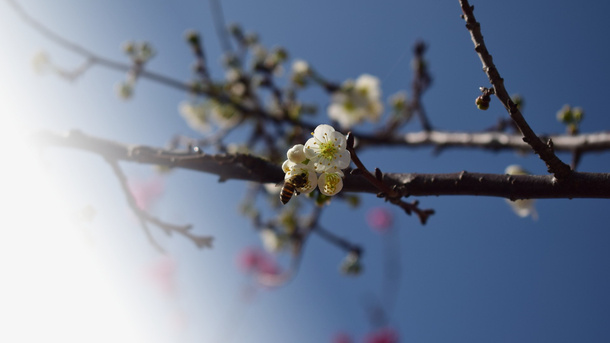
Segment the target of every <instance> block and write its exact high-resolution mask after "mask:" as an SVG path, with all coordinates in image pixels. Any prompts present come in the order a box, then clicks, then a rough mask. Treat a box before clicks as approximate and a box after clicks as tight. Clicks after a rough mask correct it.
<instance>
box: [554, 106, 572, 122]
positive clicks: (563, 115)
mask: <svg viewBox="0 0 610 343" xmlns="http://www.w3.org/2000/svg"><path fill="white" fill-rule="evenodd" d="M557 120H559V121H560V122H561V123H564V124H569V123H571V122H573V121H574V114H573V112H572V108H571V107H570V105H564V106H563V107H562V108H561V109H560V110H559V111H558V112H557Z"/></svg>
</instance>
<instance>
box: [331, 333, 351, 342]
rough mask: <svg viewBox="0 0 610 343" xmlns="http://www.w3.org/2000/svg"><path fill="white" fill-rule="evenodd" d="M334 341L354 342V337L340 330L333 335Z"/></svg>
mask: <svg viewBox="0 0 610 343" xmlns="http://www.w3.org/2000/svg"><path fill="white" fill-rule="evenodd" d="M333 343H352V338H351V337H350V335H348V334H346V333H345V332H339V333H336V334H335V336H334V337H333Z"/></svg>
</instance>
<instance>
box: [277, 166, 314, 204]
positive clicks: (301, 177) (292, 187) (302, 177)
mask: <svg viewBox="0 0 610 343" xmlns="http://www.w3.org/2000/svg"><path fill="white" fill-rule="evenodd" d="M306 184H307V174H305V173H301V174H296V175H293V176H291V177H290V178H288V179H286V180H285V181H284V187H282V191H281V192H280V201H281V202H282V204H284V205H286V204H287V203H288V201H290V199H292V196H293V195H294V192H297V189H298V188H302V187H305V185H306ZM298 194H299V193H298V192H297V195H298Z"/></svg>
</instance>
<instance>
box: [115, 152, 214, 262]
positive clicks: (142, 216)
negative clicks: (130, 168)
mask: <svg viewBox="0 0 610 343" xmlns="http://www.w3.org/2000/svg"><path fill="white" fill-rule="evenodd" d="M105 160H106V162H108V164H109V165H110V167H111V168H112V171H113V172H114V174H115V175H116V177H117V179H118V180H119V183H120V185H121V189H122V190H123V193H124V194H125V198H126V199H127V203H128V204H129V207H130V208H131V210H132V211H133V213H135V215H136V216H137V217H138V220H139V221H140V225H141V226H142V229H143V230H144V232H145V233H146V237H147V238H148V240H149V241H150V243H151V244H152V245H153V246H154V247H155V248H156V249H157V250H158V251H159V252H161V253H163V252H164V249H163V248H162V247H161V246H160V245H159V243H158V242H157V241H156V240H155V239H154V237H153V236H152V234H151V232H150V230H149V228H148V225H147V223H151V224H154V225H156V226H158V227H159V228H161V229H162V230H163V231H164V232H165V233H166V234H167V235H168V236H169V235H171V234H172V233H173V232H176V233H179V234H181V235H183V236H184V237H186V238H188V239H190V240H191V241H192V242H193V243H195V245H196V246H197V247H198V248H204V247H206V248H211V247H212V241H213V239H214V238H213V237H211V236H198V235H195V234H193V233H192V232H191V229H192V225H175V224H171V223H167V222H165V221H162V220H161V219H159V218H157V217H154V216H152V215H151V214H150V213H148V212H146V211H144V210H142V209H141V208H140V207H138V204H137V203H136V199H135V197H134V196H133V194H132V193H131V191H130V190H129V186H128V184H127V177H126V176H125V173H123V171H122V170H121V167H120V166H119V164H118V162H117V160H116V159H113V158H109V157H105Z"/></svg>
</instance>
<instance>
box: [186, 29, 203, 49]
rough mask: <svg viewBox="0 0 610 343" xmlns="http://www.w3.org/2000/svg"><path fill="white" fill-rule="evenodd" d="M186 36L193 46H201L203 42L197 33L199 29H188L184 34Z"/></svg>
mask: <svg viewBox="0 0 610 343" xmlns="http://www.w3.org/2000/svg"><path fill="white" fill-rule="evenodd" d="M184 38H185V39H186V41H187V42H188V43H189V44H190V45H192V46H199V45H200V44H201V39H200V37H199V33H197V31H195V30H188V31H186V33H185V34H184Z"/></svg>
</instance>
